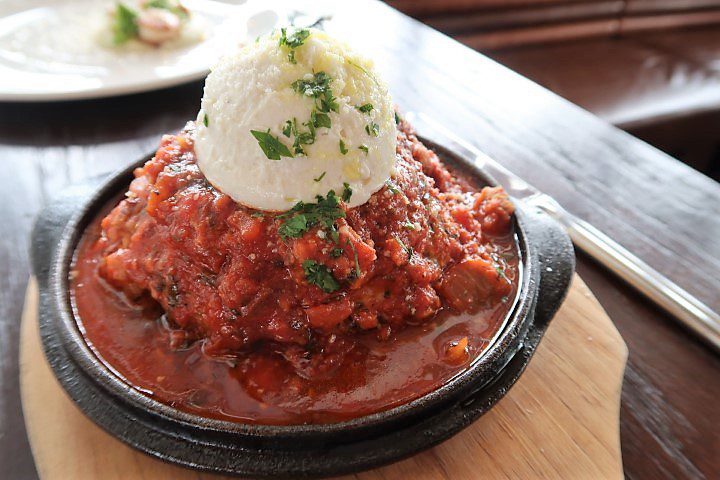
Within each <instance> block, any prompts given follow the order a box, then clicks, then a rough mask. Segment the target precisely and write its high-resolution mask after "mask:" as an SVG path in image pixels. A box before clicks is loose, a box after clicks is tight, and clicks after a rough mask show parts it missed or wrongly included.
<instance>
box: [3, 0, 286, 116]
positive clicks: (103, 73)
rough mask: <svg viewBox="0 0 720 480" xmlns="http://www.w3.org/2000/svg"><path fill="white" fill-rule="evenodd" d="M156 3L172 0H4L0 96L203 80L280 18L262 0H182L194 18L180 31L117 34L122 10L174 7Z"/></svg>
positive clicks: (88, 94) (69, 95)
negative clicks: (151, 35)
mask: <svg viewBox="0 0 720 480" xmlns="http://www.w3.org/2000/svg"><path fill="white" fill-rule="evenodd" d="M148 3H149V4H150V7H151V8H148V7H147V6H146V4H148ZM173 3H177V2H173ZM155 4H157V5H165V4H169V2H167V1H158V0H154V1H153V0H150V1H149V2H129V1H128V2H122V3H121V2H115V1H111V0H100V1H98V0H60V1H55V2H53V1H48V0H29V1H26V0H10V1H5V2H1V3H0V101H18V102H35V101H55V100H78V99H88V98H99V97H109V96H115V95H122V94H128V93H136V92H143V91H148V90H155V89H158V88H164V87H169V86H173V85H179V84H182V83H185V82H189V81H192V80H198V79H201V78H203V77H204V76H205V75H207V73H208V71H209V68H210V66H212V64H213V63H214V62H215V60H216V59H217V58H218V57H219V56H221V55H222V54H223V53H224V52H226V51H227V50H228V49H231V48H235V47H236V46H237V45H238V44H239V43H242V42H245V41H248V40H250V41H253V40H254V39H255V38H256V37H257V36H258V35H260V34H262V33H265V32H267V31H269V30H271V29H272V28H274V27H275V26H276V25H277V23H278V22H279V21H280V20H281V18H280V16H279V15H278V14H277V13H276V12H274V11H273V10H271V9H268V8H266V7H263V5H262V4H259V3H257V2H246V1H243V0H240V1H235V2H216V1H211V0H187V1H183V2H182V6H183V7H184V9H185V11H187V12H188V14H187V21H186V22H183V23H184V24H185V25H183V27H182V28H183V31H182V32H181V33H179V34H178V37H177V38H174V39H170V41H163V42H159V43H158V44H156V45H153V44H150V43H144V42H141V41H136V40H133V39H130V40H129V41H113V40H114V38H113V37H114V35H113V34H114V32H113V22H114V21H115V19H116V17H117V11H118V9H122V10H123V11H124V12H133V11H140V10H144V12H148V11H150V13H160V14H162V13H168V14H169V13H170V12H169V10H165V11H164V12H163V11H162V10H163V9H159V8H155V7H154V5H155ZM119 5H121V6H119ZM130 15H132V14H130ZM150 16H152V15H150ZM169 16H172V15H169ZM150 20H153V19H152V18H151V19H150ZM155 20H156V19H155ZM171 20H172V18H171ZM131 26H132V24H131ZM140 27H142V26H140ZM136 28H137V27H136ZM140 31H141V33H143V32H144V29H143V28H140ZM145 33H146V32H145Z"/></svg>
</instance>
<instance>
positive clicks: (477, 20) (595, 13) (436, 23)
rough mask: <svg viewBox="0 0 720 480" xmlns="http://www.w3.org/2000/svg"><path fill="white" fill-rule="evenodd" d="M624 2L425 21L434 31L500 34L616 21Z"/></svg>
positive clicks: (538, 8) (530, 9) (449, 17)
mask: <svg viewBox="0 0 720 480" xmlns="http://www.w3.org/2000/svg"><path fill="white" fill-rule="evenodd" d="M624 4H625V2H623V0H608V1H598V2H589V3H572V4H570V5H546V6H531V7H527V8H522V9H518V8H514V9H503V10H493V11H479V12H468V13H465V14H463V15H453V14H443V15H438V16H434V17H429V18H426V19H424V22H425V23H427V24H428V25H430V26H431V27H433V28H437V29H438V30H440V31H443V32H445V33H450V34H455V33H464V32H469V31H477V30H500V29H506V28H511V27H528V26H534V25H535V26H536V25H541V24H548V23H560V22H564V23H567V22H570V21H576V20H594V19H599V18H616V17H618V16H619V15H620V13H621V12H622V11H623V7H624Z"/></svg>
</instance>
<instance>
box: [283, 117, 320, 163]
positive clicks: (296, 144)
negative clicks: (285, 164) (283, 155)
mask: <svg viewBox="0 0 720 480" xmlns="http://www.w3.org/2000/svg"><path fill="white" fill-rule="evenodd" d="M302 125H303V126H305V127H307V128H308V130H307V131H301V130H300V129H299V128H298V123H297V119H295V118H293V119H292V120H288V121H287V122H285V126H284V127H283V130H282V132H283V135H285V136H286V137H288V138H290V136H291V135H292V136H294V137H295V140H294V141H293V151H294V152H295V155H305V149H304V148H303V145H312V144H313V143H315V125H313V123H312V121H310V122H306V123H303V124H302Z"/></svg>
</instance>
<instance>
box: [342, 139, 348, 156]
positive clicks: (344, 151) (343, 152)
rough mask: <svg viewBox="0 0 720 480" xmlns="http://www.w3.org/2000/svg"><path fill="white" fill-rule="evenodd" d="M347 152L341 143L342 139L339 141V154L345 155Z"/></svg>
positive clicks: (343, 143)
mask: <svg viewBox="0 0 720 480" xmlns="http://www.w3.org/2000/svg"><path fill="white" fill-rule="evenodd" d="M347 152H348V149H347V147H346V146H345V142H343V141H342V139H341V140H340V153H342V154H343V155H345V154H346V153H347Z"/></svg>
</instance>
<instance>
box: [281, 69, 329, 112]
mask: <svg viewBox="0 0 720 480" xmlns="http://www.w3.org/2000/svg"><path fill="white" fill-rule="evenodd" d="M331 81H332V78H330V76H329V75H328V74H327V73H325V72H317V73H315V74H314V75H313V78H312V79H311V80H304V79H300V80H295V81H294V82H293V83H292V84H291V86H292V88H293V90H295V92H297V93H299V94H300V95H304V96H306V97H310V98H314V99H315V106H316V107H317V110H318V111H319V112H322V113H329V112H337V111H338V109H339V108H340V106H339V105H338V103H337V99H336V98H335V95H333V92H332V89H331V88H330V82H331Z"/></svg>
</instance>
